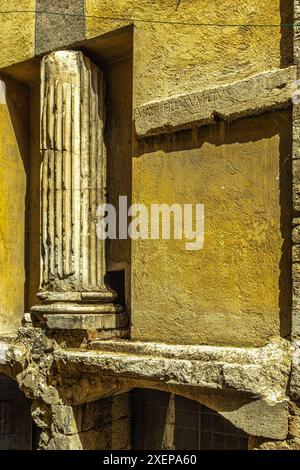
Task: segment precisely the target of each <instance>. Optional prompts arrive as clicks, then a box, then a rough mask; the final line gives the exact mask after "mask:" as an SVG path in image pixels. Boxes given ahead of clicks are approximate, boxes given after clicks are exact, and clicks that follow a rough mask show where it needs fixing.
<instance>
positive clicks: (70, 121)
mask: <svg viewBox="0 0 300 470" xmlns="http://www.w3.org/2000/svg"><path fill="white" fill-rule="evenodd" d="M104 98H105V97H104V80H103V74H102V72H101V70H99V68H98V67H97V66H96V65H95V64H93V63H92V62H91V61H90V60H89V59H88V58H87V57H85V56H84V55H83V54H82V53H81V52H79V51H58V52H53V53H51V54H49V55H48V56H45V57H44V58H43V60H42V66H41V153H42V167H41V283H40V290H39V293H38V297H39V298H40V299H41V300H42V305H40V304H38V305H35V306H34V307H32V309H31V312H32V314H33V315H34V316H35V317H36V318H38V320H39V321H41V320H43V323H45V322H46V324H47V326H48V327H49V328H58V329H62V328H63V325H64V326H65V328H70V329H74V328H76V329H84V328H85V327H87V328H94V329H95V328H97V329H98V328H99V329H101V325H103V328H104V329H109V328H115V327H116V325H118V324H120V325H122V326H125V323H126V322H125V316H126V315H125V313H122V314H121V315H122V316H121V317H120V318H117V317H118V315H119V313H120V312H121V311H122V310H123V309H121V308H120V307H119V306H115V305H114V304H113V303H112V302H113V301H114V300H115V299H116V293H115V292H114V291H113V290H112V289H110V288H109V287H108V286H106V285H105V282H104V276H105V274H106V266H105V240H101V239H100V238H99V237H98V236H97V208H98V206H99V205H101V204H105V201H106V147H105V143H104V122H105V103H104ZM103 313H106V314H107V315H108V316H107V317H106V318H105V319H104V317H103V315H102V314H103ZM51 314H59V316H58V317H57V318H56V319H55V320H54V319H53V320H52V319H51V318H50V315H51ZM61 314H62V315H61ZM64 314H68V315H69V316H66V317H64ZM98 314H99V315H100V317H99V318H97V315H98ZM71 315H72V316H74V320H72V318H71ZM82 315H84V317H83V316H82ZM93 315H94V317H93ZM43 316H44V319H43ZM114 316H115V318H113V317H114ZM75 317H77V318H75ZM112 325H114V326H112Z"/></svg>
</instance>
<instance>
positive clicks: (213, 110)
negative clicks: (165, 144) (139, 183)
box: [135, 66, 297, 137]
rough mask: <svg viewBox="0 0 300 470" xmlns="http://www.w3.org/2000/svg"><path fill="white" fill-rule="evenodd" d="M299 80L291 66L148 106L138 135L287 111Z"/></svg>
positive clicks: (138, 116) (138, 118) (141, 110)
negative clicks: (281, 110) (269, 112)
mask: <svg viewBox="0 0 300 470" xmlns="http://www.w3.org/2000/svg"><path fill="white" fill-rule="evenodd" d="M296 78H297V76H296V67H294V66H291V67H287V68H284V69H275V70H271V71H268V72H263V73H259V74H256V75H253V76H251V77H249V78H246V79H244V80H239V81H237V82H234V83H230V84H228V85H220V86H217V87H214V88H208V89H205V90H201V91H196V92H191V93H189V94H184V95H178V96H174V97H171V98H167V99H164V100H160V101H154V102H151V103H147V104H145V105H142V106H140V107H138V108H137V109H136V111H135V129H136V133H137V135H138V136H139V137H146V136H151V135H155V134H163V133H167V132H174V131H178V130H182V129H190V128H195V127H200V126H204V125H208V124H211V123H214V122H216V121H219V120H224V121H228V122H230V121H233V120H235V119H239V118H242V117H246V116H253V115H258V114H261V113H263V112H266V111H270V110H274V109H278V108H279V109H281V108H286V107H288V106H290V105H291V103H292V94H293V92H294V91H295V90H296V87H295V84H294V81H295V80H296Z"/></svg>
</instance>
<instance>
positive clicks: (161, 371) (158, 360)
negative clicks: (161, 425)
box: [54, 340, 291, 439]
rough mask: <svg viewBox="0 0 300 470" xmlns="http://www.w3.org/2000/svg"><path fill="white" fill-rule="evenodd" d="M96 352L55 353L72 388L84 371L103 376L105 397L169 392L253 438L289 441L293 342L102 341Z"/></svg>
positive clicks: (96, 346)
mask: <svg viewBox="0 0 300 470" xmlns="http://www.w3.org/2000/svg"><path fill="white" fill-rule="evenodd" d="M91 348H94V349H93V350H88V351H79V350H77V351H74V350H73V351H70V350H57V351H55V353H54V357H55V363H56V366H57V367H58V371H59V373H60V374H61V376H64V377H65V378H66V383H69V381H68V379H67V377H68V375H69V374H71V376H73V374H74V372H75V371H76V370H77V369H78V370H80V372H81V374H82V377H91V376H98V377H101V381H102V386H101V393H102V394H103V396H106V395H107V394H109V393H112V392H111V390H112V389H114V387H115V389H116V391H117V392H120V391H124V390H129V389H130V388H134V387H146V388H154V389H160V390H165V391H169V392H172V393H175V394H179V395H183V396H187V397H188V398H191V399H194V400H196V401H200V402H201V403H204V404H205V405H206V406H209V407H210V408H212V409H215V410H217V411H218V412H219V413H220V414H222V415H223V416H224V417H225V418H226V419H229V420H230V421H231V422H232V423H233V424H234V425H235V426H237V427H239V428H241V429H243V430H244V431H245V432H247V433H248V434H250V435H256V436H264V437H269V438H272V439H285V438H286V436H287V433H288V400H287V397H286V388H287V384H288V378H289V372H290V365H291V348H290V345H289V343H288V342H287V341H284V340H279V341H276V342H273V343H270V344H268V345H267V346H265V347H261V348H231V347H213V346H182V345H180V346H177V345H165V344H157V343H131V342H128V341H114V342H105V341H97V342H95V343H94V344H92V345H91ZM105 384H107V385H105ZM74 398H75V397H74ZM76 399H77V400H78V399H79V395H78V394H77V396H76ZM258 417H259V418H258Z"/></svg>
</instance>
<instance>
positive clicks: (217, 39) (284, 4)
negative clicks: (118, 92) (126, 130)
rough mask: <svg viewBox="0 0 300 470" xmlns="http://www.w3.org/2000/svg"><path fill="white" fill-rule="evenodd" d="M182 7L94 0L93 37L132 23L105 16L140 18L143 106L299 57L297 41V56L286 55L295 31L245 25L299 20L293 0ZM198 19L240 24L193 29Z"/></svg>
mask: <svg viewBox="0 0 300 470" xmlns="http://www.w3.org/2000/svg"><path fill="white" fill-rule="evenodd" d="M176 5H177V2H176V1H175V0H160V1H156V2H149V1H148V0H141V1H139V2H137V1H134V0H119V1H118V2H111V1H110V0H86V15H87V18H86V37H87V38H89V37H92V36H97V35H99V34H102V33H103V32H106V31H109V30H111V29H113V28H117V27H121V26H124V25H125V24H126V23H127V24H128V23H131V22H132V21H131V20H130V19H129V20H128V21H127V22H126V21H120V20H112V19H105V18H104V17H109V18H120V17H121V18H122V17H125V18H134V19H136V20H137V21H135V23H134V36H135V38H134V43H135V45H134V77H135V93H134V99H135V104H136V105H140V104H143V103H145V102H148V101H151V100H155V99H159V98H163V97H166V96H170V95H174V94H177V93H183V92H189V91H191V89H192V90H199V89H202V88H208V87H210V86H213V85H215V84H218V83H227V82H228V81H233V80H235V79H237V78H238V79H241V78H243V77H246V76H249V75H251V74H254V73H256V72H258V71H262V70H268V69H270V68H276V67H280V65H286V63H288V62H289V61H290V60H291V56H292V46H291V44H290V46H291V47H290V52H289V53H283V49H284V48H285V46H284V45H283V44H282V43H283V37H284V39H285V41H284V42H285V45H286V44H287V40H288V38H291V35H292V31H291V30H284V29H283V30H281V29H280V27H278V26H273V27H263V28H259V27H251V26H243V25H245V24H250V25H253V24H266V25H279V24H280V23H281V22H283V23H287V22H288V21H291V19H292V14H291V11H292V1H290V0H284V1H281V0H260V1H258V0H251V1H248V2H244V1H242V0H238V1H236V2H233V1H232V0H224V1H222V2H219V1H216V0H214V1H211V0H182V1H181V2H180V3H179V6H178V8H177V7H176ZM92 16H94V18H93V17H92ZM146 20H150V22H147V21H146ZM151 21H153V22H152V23H151ZM164 22H166V23H168V22H171V23H174V22H175V23H184V24H165V23H164ZM190 23H198V24H199V23H201V24H210V25H211V24H217V25H220V24H229V25H233V24H235V25H237V26H231V27H218V26H217V27H216V26H199V25H198V26H190ZM287 31H288V32H287Z"/></svg>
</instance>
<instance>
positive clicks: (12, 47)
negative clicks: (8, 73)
mask: <svg viewBox="0 0 300 470" xmlns="http://www.w3.org/2000/svg"><path fill="white" fill-rule="evenodd" d="M35 4H36V2H35V0H22V2H20V1H18V0H1V6H0V12H6V13H1V16H0V18H1V34H0V51H1V52H0V67H1V68H2V67H6V66H7V65H11V64H13V63H18V62H22V61H24V60H26V59H29V58H30V57H33V55H34V29H35V13H34V11H35ZM20 10H22V11H20ZM28 10H30V11H28ZM18 11H19V12H18ZM27 11H28V12H27Z"/></svg>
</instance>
